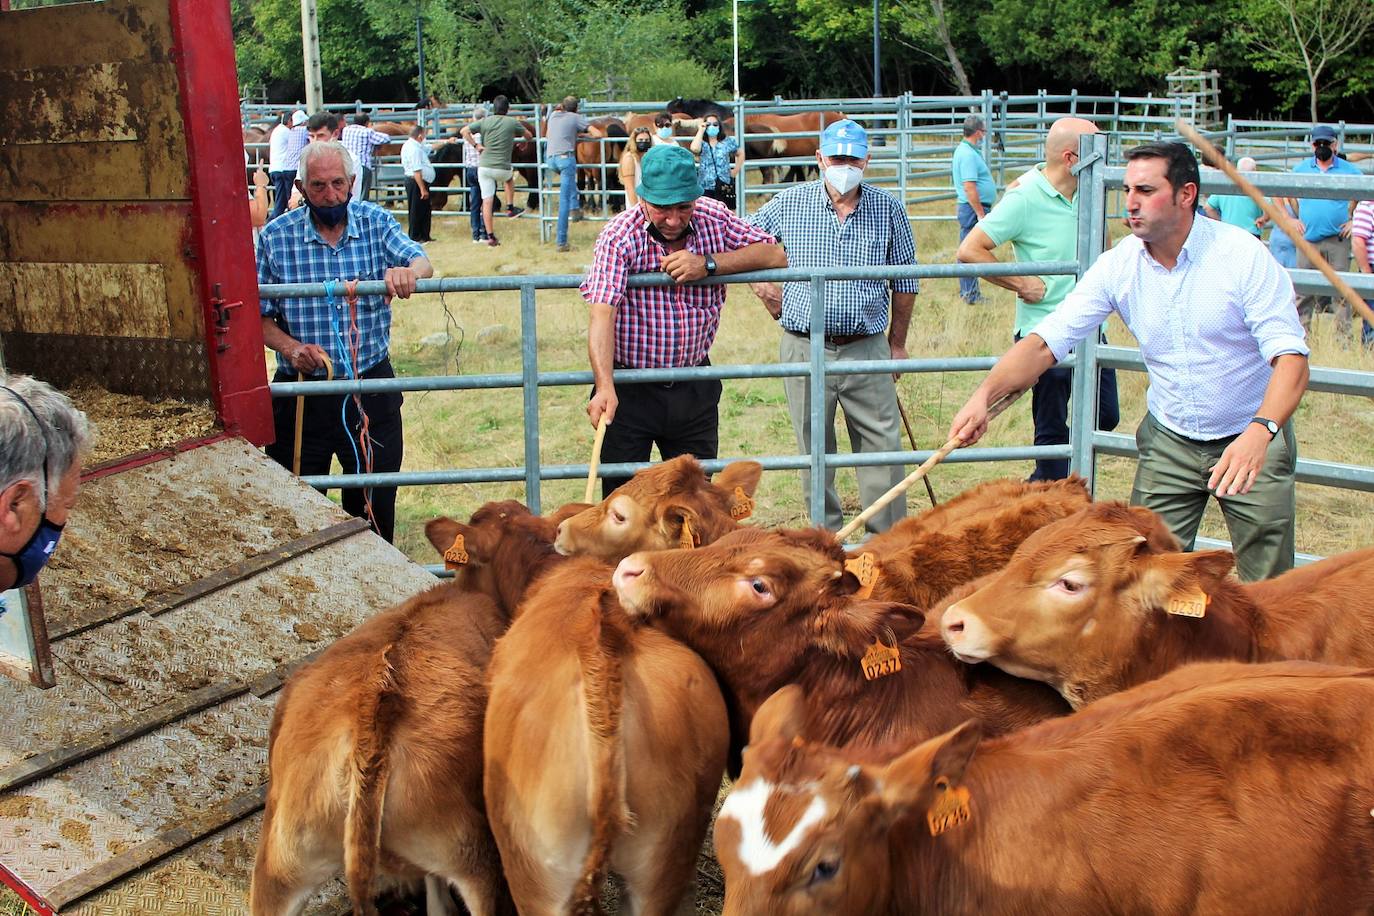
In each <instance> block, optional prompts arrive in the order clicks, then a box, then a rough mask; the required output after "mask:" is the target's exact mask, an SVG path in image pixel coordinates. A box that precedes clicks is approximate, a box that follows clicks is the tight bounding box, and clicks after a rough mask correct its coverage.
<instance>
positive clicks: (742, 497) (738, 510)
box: [730, 487, 754, 521]
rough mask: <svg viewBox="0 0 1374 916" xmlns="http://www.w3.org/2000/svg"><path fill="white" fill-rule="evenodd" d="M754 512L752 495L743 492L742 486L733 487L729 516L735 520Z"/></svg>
mask: <svg viewBox="0 0 1374 916" xmlns="http://www.w3.org/2000/svg"><path fill="white" fill-rule="evenodd" d="M753 514H754V497H752V496H750V495H749V494H748V493H746V492H744V487H735V502H734V504H733V505H731V506H730V517H731V518H733V519H734V520H735V521H739V520H740V519H742V518H748V517H749V516H751V515H753Z"/></svg>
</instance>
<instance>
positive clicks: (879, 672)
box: [859, 639, 902, 681]
mask: <svg viewBox="0 0 1374 916" xmlns="http://www.w3.org/2000/svg"><path fill="white" fill-rule="evenodd" d="M859 664H860V666H861V667H862V668H863V672H864V680H866V681H876V680H877V679H878V678H880V677H887V676H888V675H889V674H896V673H897V672H898V671H901V670H902V653H901V650H900V649H898V648H897V647H896V646H888V645H884V644H883V641H882V640H881V639H875V640H873V645H871V646H869V647H868V651H866V652H865V653H864V657H863V659H862V660H861V661H860V662H859Z"/></svg>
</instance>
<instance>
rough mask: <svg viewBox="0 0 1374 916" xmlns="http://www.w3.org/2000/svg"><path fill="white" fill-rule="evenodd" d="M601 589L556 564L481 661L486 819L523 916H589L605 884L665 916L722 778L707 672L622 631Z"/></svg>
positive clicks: (686, 876)
mask: <svg viewBox="0 0 1374 916" xmlns="http://www.w3.org/2000/svg"><path fill="white" fill-rule="evenodd" d="M610 578H611V570H610V568H609V567H607V566H605V565H604V564H602V563H600V562H598V561H596V560H594V559H587V558H574V559H570V560H568V561H567V562H565V563H562V564H560V565H558V566H556V567H554V568H553V569H552V570H550V571H549V572H547V573H546V574H545V575H544V576H542V577H541V578H540V579H539V580H538V581H537V582H536V583H535V584H534V586H533V588H532V589H531V590H530V593H529V595H528V597H527V598H526V600H525V602H524V604H523V605H522V608H521V612H520V616H519V617H518V619H517V620H516V622H515V623H514V624H513V625H512V626H511V629H510V631H509V632H508V633H507V634H506V635H505V636H504V637H503V638H502V639H501V640H500V642H499V643H498V644H497V647H496V651H495V653H494V654H493V657H492V662H491V668H490V684H491V699H490V702H489V704H488V707H487V718H486V739H485V758H486V778H485V788H486V799H487V811H488V813H489V816H490V818H491V827H492V831H493V833H494V834H495V836H496V842H497V845H498V846H499V847H500V850H501V859H502V862H503V863H504V865H505V869H506V877H507V879H508V880H509V881H510V887H511V893H512V895H513V896H514V898H515V902H516V905H517V907H518V908H519V910H520V912H521V913H522V914H526V916H535V914H545V913H550V914H551V913H568V912H573V913H594V912H599V909H600V907H599V897H600V891H601V887H602V884H603V881H604V879H605V876H606V873H607V871H614V872H616V873H617V874H619V875H621V877H623V878H624V879H625V883H626V888H627V893H628V895H629V897H630V900H631V904H632V906H633V910H632V912H634V913H637V914H639V913H643V914H668V913H671V912H672V911H673V909H674V907H675V906H676V904H677V902H678V900H679V898H680V897H681V896H682V893H683V891H684V889H685V888H686V887H687V885H688V883H689V882H690V881H691V878H692V875H693V874H694V872H695V867H696V855H697V851H698V849H699V848H700V846H701V841H702V839H703V837H704V836H705V832H706V825H707V822H708V821H709V819H710V814H711V808H712V803H713V802H714V800H715V796H716V792H717V789H718V787H719V785H720V777H721V772H722V770H723V769H724V766H725V754H726V746H727V741H728V726H727V721H726V716H725V707H724V704H723V702H722V700H721V697H720V691H719V689H718V688H717V687H716V682H715V679H714V677H712V675H711V671H710V669H709V668H707V667H706V665H705V664H704V663H703V662H702V660H701V659H700V658H698V657H697V656H696V655H695V654H693V653H692V652H691V651H690V650H689V649H687V648H686V647H685V646H683V645H682V644H680V643H678V642H676V641H675V640H673V639H671V638H669V637H668V636H666V635H664V634H663V633H661V632H659V631H657V630H655V629H654V628H652V627H643V626H636V625H635V624H634V623H633V622H632V621H630V620H629V618H628V617H627V616H626V615H625V614H624V613H623V612H622V611H621V609H620V607H619V605H618V603H617V601H616V597H615V593H614V591H613V590H612V589H611V584H610Z"/></svg>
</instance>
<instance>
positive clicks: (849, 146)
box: [821, 118, 868, 159]
mask: <svg viewBox="0 0 1374 916" xmlns="http://www.w3.org/2000/svg"><path fill="white" fill-rule="evenodd" d="M821 155H822V156H826V157H830V156H850V157H852V158H854V159H862V158H863V157H865V156H867V155H868V133H867V132H866V131H865V130H864V129H863V128H862V127H860V126H859V125H858V124H855V123H854V122H853V121H851V120H849V119H848V118H845V119H844V120H843V121H836V122H835V123H834V124H831V125H830V126H829V127H827V128H826V129H825V131H824V132H823V133H822V134H821Z"/></svg>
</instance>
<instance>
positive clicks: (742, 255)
mask: <svg viewBox="0 0 1374 916" xmlns="http://www.w3.org/2000/svg"><path fill="white" fill-rule="evenodd" d="M636 191H637V193H638V194H639V201H640V202H639V204H637V205H636V206H634V207H631V208H630V209H628V210H626V211H625V212H624V213H621V214H620V215H619V216H617V217H615V218H614V219H612V220H611V221H610V222H609V223H607V224H606V227H605V228H604V229H602V230H601V234H600V235H599V236H598V237H597V240H596V251H595V254H594V255H593V260H592V266H591V269H590V270H589V271H587V276H586V278H584V279H583V281H582V297H583V298H584V299H586V300H587V302H588V303H589V304H590V305H591V313H592V314H591V326H590V329H589V330H588V334H587V352H588V356H589V357H590V359H591V364H592V375H593V376H594V377H595V383H596V384H595V387H594V388H593V390H592V397H591V401H590V402H588V404H587V416H588V417H590V418H591V421H592V425H593V426H596V425H597V424H598V423H600V421H601V419H602V417H605V419H606V422H607V423H608V424H610V425H609V426H608V427H607V429H606V441H605V445H604V447H603V449H602V452H601V458H602V460H603V461H606V462H621V461H648V460H649V454H650V451H651V450H652V448H653V446H654V445H655V444H657V445H658V451H659V455H660V457H662V458H663V459H665V460H666V459H668V458H674V457H676V456H678V455H695V456H696V457H698V458H714V457H716V452H717V448H718V445H719V432H718V427H719V419H720V418H719V415H718V413H717V409H716V408H717V405H718V404H719V403H720V392H721V386H720V382H719V380H715V379H712V380H709V381H685V382H647V383H640V384H634V385H628V384H622V385H620V386H619V388H618V389H617V386H616V385H615V383H614V382H613V381H612V379H611V370H612V367H614V368H616V369H662V368H673V367H680V366H706V365H709V364H710V360H709V359H708V358H707V353H708V351H709V350H710V349H711V343H712V341H713V340H715V336H716V329H717V328H718V327H719V326H720V309H721V306H722V305H724V304H725V287H724V286H720V285H712V286H682V285H680V284H682V283H686V282H688V281H690V280H700V279H701V278H703V277H707V276H715V275H718V274H732V273H741V272H744V271H749V270H762V269H764V268H768V267H785V266H787V255H786V253H785V252H784V251H783V250H782V248H781V247H779V246H778V245H776V244H774V240H773V238H772V237H771V236H769V235H768V234H767V233H765V232H763V231H761V230H760V229H758V228H756V227H754V226H751V225H750V224H749V223H747V222H745V221H744V220H742V219H740V218H739V217H737V216H735V214H733V213H731V212H730V210H729V209H728V208H727V207H726V206H725V205H724V204H721V203H719V202H717V201H714V200H710V199H708V198H704V197H702V196H701V185H700V183H698V181H697V171H696V162H695V160H693V158H692V154H691V153H689V152H688V151H687V150H685V149H683V148H682V147H680V146H677V145H676V144H673V145H670V146H669V145H665V146H659V147H655V148H653V149H651V150H649V152H647V153H645V154H644V159H643V161H642V162H641V163H640V169H639V185H638V187H637V188H636ZM645 271H664V272H666V273H667V274H668V275H669V276H670V277H672V279H673V281H674V283H675V285H673V286H666V287H665V286H651V287H639V288H636V289H630V288H628V287H627V283H626V281H627V280H628V279H629V277H630V275H631V274H635V273H642V272H645ZM624 482H625V478H623V477H622V478H612V477H605V478H603V479H602V492H603V493H604V494H609V493H610V492H611V491H612V490H614V489H615V488H616V487H618V486H620V484H622V483H624Z"/></svg>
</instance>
